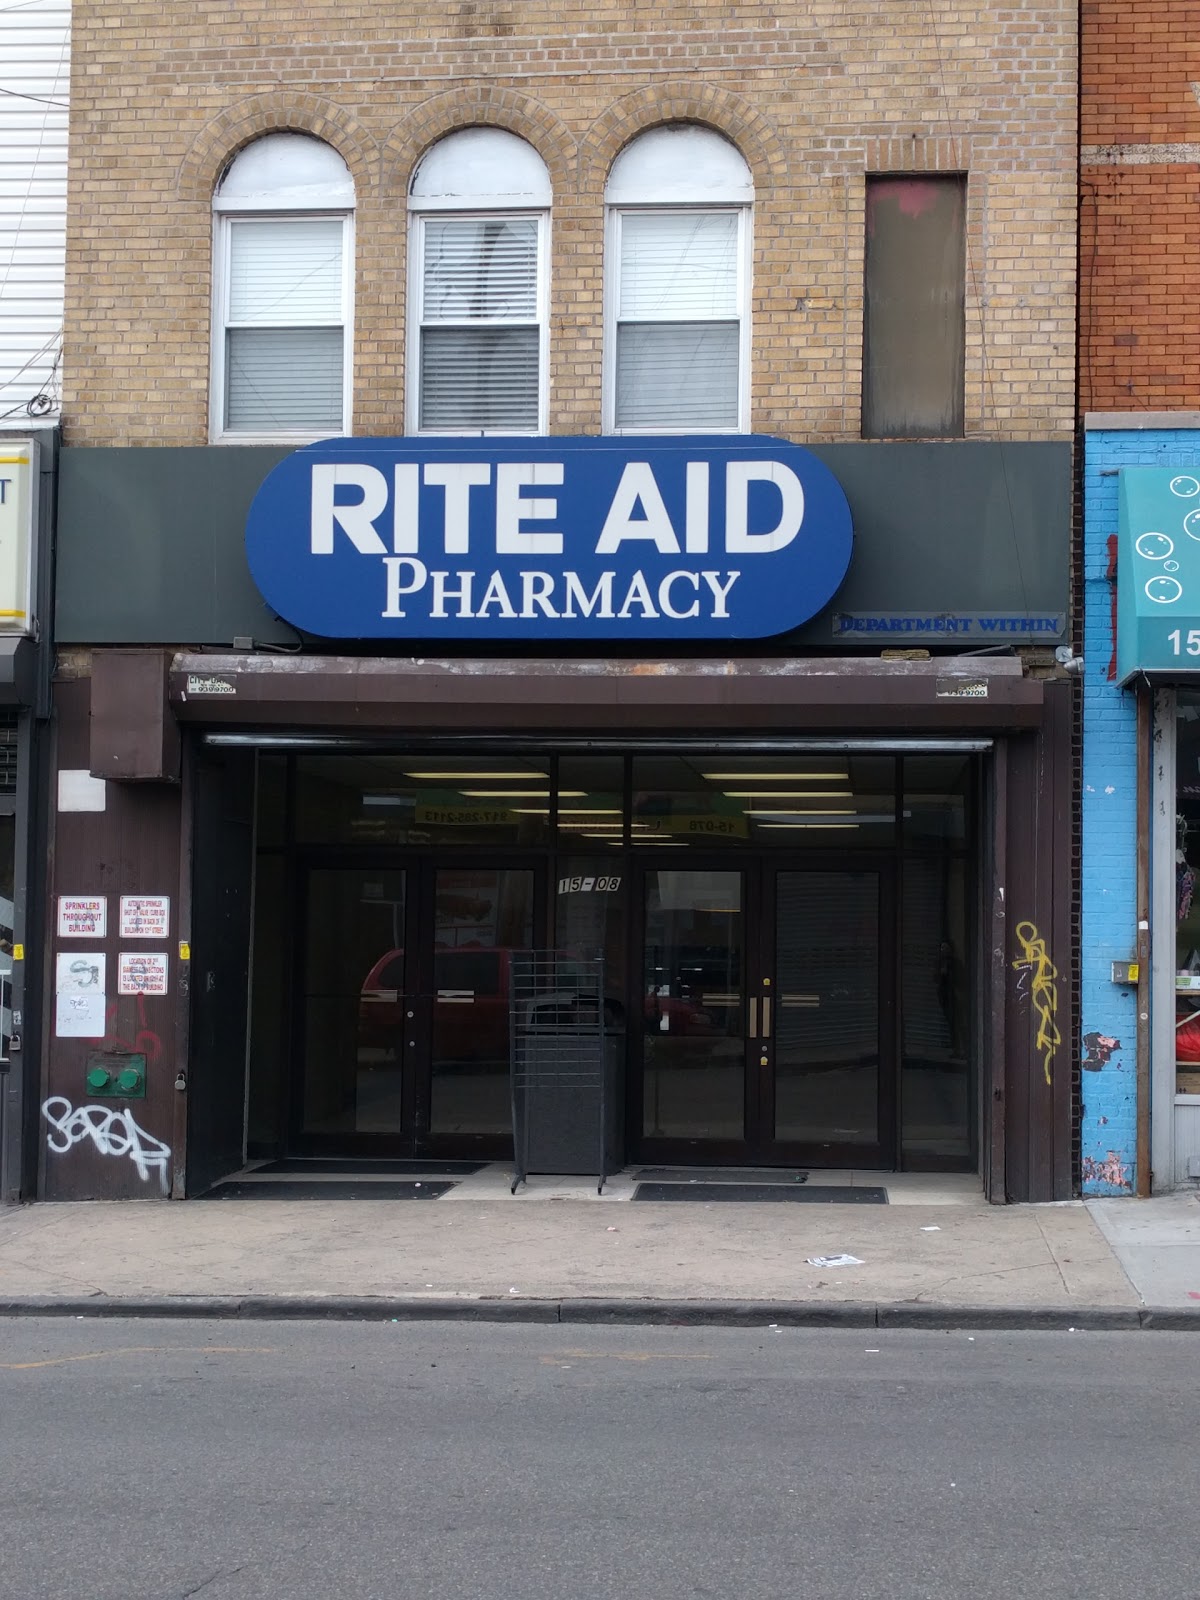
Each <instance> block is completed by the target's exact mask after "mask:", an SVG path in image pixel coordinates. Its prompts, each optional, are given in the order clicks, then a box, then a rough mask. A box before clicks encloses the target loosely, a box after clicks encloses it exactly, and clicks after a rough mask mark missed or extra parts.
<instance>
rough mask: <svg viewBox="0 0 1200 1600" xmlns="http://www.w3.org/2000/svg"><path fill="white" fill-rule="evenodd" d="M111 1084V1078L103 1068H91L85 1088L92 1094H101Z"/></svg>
mask: <svg viewBox="0 0 1200 1600" xmlns="http://www.w3.org/2000/svg"><path fill="white" fill-rule="evenodd" d="M111 1082H112V1076H111V1074H110V1073H108V1072H107V1071H106V1070H105V1069H104V1068H103V1067H92V1068H91V1070H90V1071H89V1072H88V1075H87V1086H88V1088H89V1089H90V1090H91V1091H92V1093H93V1094H103V1093H104V1091H105V1089H107V1088H108V1086H109V1084H110V1083H111Z"/></svg>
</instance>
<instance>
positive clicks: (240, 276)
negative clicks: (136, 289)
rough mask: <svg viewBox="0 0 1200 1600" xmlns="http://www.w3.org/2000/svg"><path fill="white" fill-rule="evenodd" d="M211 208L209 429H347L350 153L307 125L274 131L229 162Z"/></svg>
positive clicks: (229, 434)
mask: <svg viewBox="0 0 1200 1600" xmlns="http://www.w3.org/2000/svg"><path fill="white" fill-rule="evenodd" d="M213 212H214V214H215V220H216V229H215V244H214V258H213V259H214V262H215V273H214V278H215V282H214V285H213V306H214V338H213V383H212V401H211V406H210V411H211V415H212V434H213V437H214V438H217V439H224V438H238V439H243V440H244V439H247V438H267V439H274V438H279V437H281V436H284V437H290V436H294V435H303V436H305V437H308V438H319V437H321V436H322V435H324V434H336V433H346V432H349V428H350V347H351V329H352V322H351V315H352V313H351V302H352V296H353V285H354V250H353V220H354V180H353V179H352V178H351V176H350V173H349V171H348V170H347V167H346V163H345V162H344V161H343V160H342V158H341V156H340V155H338V153H337V151H336V150H333V149H331V148H330V146H329V145H327V144H324V143H323V142H322V141H321V140H320V139H314V138H311V137H310V136H309V135H308V134H304V133H270V134H267V135H266V136H265V137H264V138H262V139H258V140H256V141H255V142H254V143H253V144H250V145H247V146H246V148H245V149H244V150H242V151H240V152H239V154H238V155H236V156H235V157H234V159H233V160H232V161H231V162H230V164H229V166H228V167H227V168H226V169H225V172H224V174H223V175H222V178H221V181H220V183H219V184H218V185H217V192H216V194H215V195H214V197H213Z"/></svg>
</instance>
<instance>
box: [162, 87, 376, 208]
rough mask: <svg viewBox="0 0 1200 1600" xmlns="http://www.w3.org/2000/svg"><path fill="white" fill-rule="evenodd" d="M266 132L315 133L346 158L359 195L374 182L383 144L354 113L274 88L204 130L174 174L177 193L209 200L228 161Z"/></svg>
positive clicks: (227, 110)
mask: <svg viewBox="0 0 1200 1600" xmlns="http://www.w3.org/2000/svg"><path fill="white" fill-rule="evenodd" d="M265 133H311V134H312V135H313V136H314V137H315V138H317V139H323V140H324V141H325V143H326V144H329V145H332V146H333V148H334V149H335V150H336V151H337V152H338V154H339V155H340V156H341V157H342V159H343V161H345V163H346V165H347V166H348V167H349V169H350V174H351V176H352V177H353V179H354V188H355V192H356V193H357V194H358V196H359V197H360V198H361V197H362V196H363V195H365V194H369V193H370V192H371V190H372V189H373V188H374V187H375V178H376V171H377V166H378V156H379V146H378V144H377V142H376V140H375V139H374V137H373V136H372V135H371V134H370V133H368V131H367V130H366V128H364V127H363V125H362V123H361V122H359V120H358V118H357V117H356V116H354V114H353V113H352V112H350V111H347V110H346V109H345V108H344V107H343V106H339V105H335V104H334V103H333V101H332V100H326V99H324V98H323V97H322V96H321V95H318V94H304V93H300V94H296V93H291V92H288V91H287V90H283V89H276V90H272V91H270V92H269V93H267V94H256V95H251V96H250V97H249V98H248V99H246V100H239V101H238V102H237V104H236V105H232V106H227V107H226V108H225V110H224V111H219V112H218V113H217V115H216V116H215V117H213V118H212V120H211V121H210V122H208V123H207V124H206V125H205V126H204V127H203V128H202V129H201V130H200V132H199V133H198V134H197V135H196V137H195V139H194V140H193V141H192V147H191V149H190V150H189V151H188V153H187V155H186V156H184V158H183V160H182V161H181V162H180V165H179V171H178V172H177V173H176V177H175V192H176V194H177V195H178V197H179V198H180V199H181V200H203V201H204V202H205V204H207V203H208V202H209V201H210V200H211V199H212V196H213V191H214V190H215V189H216V186H217V180H218V179H219V178H220V176H221V173H222V172H223V171H224V169H225V166H226V164H227V163H228V162H229V161H230V160H231V159H232V158H233V157H234V156H235V155H236V154H237V153H238V151H239V150H241V149H243V148H244V147H245V146H246V145H248V144H251V143H252V142H253V141H254V140H255V139H257V138H259V137H260V136H261V135H262V134H265Z"/></svg>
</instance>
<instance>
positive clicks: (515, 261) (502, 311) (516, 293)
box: [422, 217, 538, 322]
mask: <svg viewBox="0 0 1200 1600" xmlns="http://www.w3.org/2000/svg"><path fill="white" fill-rule="evenodd" d="M537 267H538V224H537V220H536V218H534V217H479V218H472V217H445V218H440V217H439V218H435V217H429V218H427V219H426V221H425V252H424V268H425V281H424V293H423V301H422V304H423V320H424V321H426V322H478V321H504V322H507V321H518V322H529V321H533V320H534V319H535V318H536V316H537Z"/></svg>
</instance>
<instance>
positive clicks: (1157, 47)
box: [1079, 0, 1200, 411]
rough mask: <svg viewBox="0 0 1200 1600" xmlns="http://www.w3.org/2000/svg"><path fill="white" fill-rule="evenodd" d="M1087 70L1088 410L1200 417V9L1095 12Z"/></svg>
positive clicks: (1086, 34)
mask: <svg viewBox="0 0 1200 1600" xmlns="http://www.w3.org/2000/svg"><path fill="white" fill-rule="evenodd" d="M1080 73H1081V83H1080V138H1081V144H1082V146H1083V156H1082V168H1081V173H1080V239H1079V244H1080V262H1079V266H1080V285H1079V323H1080V362H1079V367H1080V372H1079V404H1080V409H1081V410H1083V411H1139V410H1170V409H1178V408H1184V409H1197V408H1200V102H1198V101H1197V96H1196V93H1195V92H1194V91H1193V88H1192V85H1193V83H1196V82H1200V4H1196V3H1195V0H1163V3H1160V4H1155V5H1154V6H1150V5H1147V4H1145V3H1134V4H1131V3H1130V0H1094V3H1090V4H1085V5H1084V6H1083V8H1082V31H1081V36H1080ZM1180 147H1183V148H1180Z"/></svg>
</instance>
